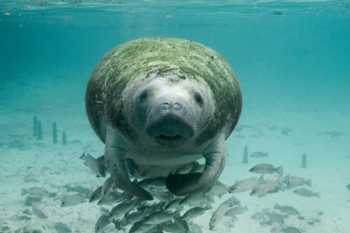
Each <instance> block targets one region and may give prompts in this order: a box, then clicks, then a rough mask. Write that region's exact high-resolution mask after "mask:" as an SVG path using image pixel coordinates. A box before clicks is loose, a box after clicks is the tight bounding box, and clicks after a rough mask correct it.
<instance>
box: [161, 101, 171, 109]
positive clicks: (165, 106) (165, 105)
mask: <svg viewBox="0 0 350 233" xmlns="http://www.w3.org/2000/svg"><path fill="white" fill-rule="evenodd" d="M169 107H170V105H169V103H167V102H165V103H163V104H162V109H164V110H168V109H169Z"/></svg>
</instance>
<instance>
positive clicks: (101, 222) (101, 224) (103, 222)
mask: <svg viewBox="0 0 350 233" xmlns="http://www.w3.org/2000/svg"><path fill="white" fill-rule="evenodd" d="M110 222H111V220H110V217H109V216H108V215H102V216H101V217H99V218H98V220H97V222H96V225H95V233H98V232H100V231H101V230H102V229H103V228H105V227H106V226H107V225H108V224H110Z"/></svg>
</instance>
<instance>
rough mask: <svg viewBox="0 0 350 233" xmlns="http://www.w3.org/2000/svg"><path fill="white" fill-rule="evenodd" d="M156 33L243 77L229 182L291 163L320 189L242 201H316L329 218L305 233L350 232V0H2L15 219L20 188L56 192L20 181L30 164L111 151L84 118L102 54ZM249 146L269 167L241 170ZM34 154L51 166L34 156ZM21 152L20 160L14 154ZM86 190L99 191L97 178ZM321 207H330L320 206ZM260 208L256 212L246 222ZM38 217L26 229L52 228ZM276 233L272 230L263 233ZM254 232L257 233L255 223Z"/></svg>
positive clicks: (5, 128)
mask: <svg viewBox="0 0 350 233" xmlns="http://www.w3.org/2000/svg"><path fill="white" fill-rule="evenodd" d="M154 36H164V37H179V38H186V39H189V40H193V41H197V42H200V43H203V44H204V45H206V46H209V47H211V48H213V49H215V50H216V51H217V52H219V53H220V54H222V55H223V56H224V57H225V58H226V59H227V61H228V62H229V63H230V64H231V66H232V67H233V69H234V70H235V72H236V73H237V76H238V79H239V81H240V84H241V88H242V93H243V112H242V116H241V119H240V122H239V123H238V126H237V129H236V131H235V132H234V133H233V135H232V136H231V137H230V139H229V140H228V146H227V147H228V152H229V154H230V155H229V157H228V163H227V166H226V168H225V172H224V173H223V175H222V179H223V180H224V181H226V182H227V183H231V184H232V183H234V180H235V179H243V178H249V177H251V174H249V173H244V172H246V171H247V170H249V168H250V167H251V166H253V165H254V163H257V162H261V161H263V162H268V163H273V164H275V165H283V166H284V168H285V170H286V172H288V173H293V172H294V174H295V175H300V176H305V177H309V178H312V179H313V180H314V181H315V182H314V184H315V185H314V186H313V187H314V188H315V189H314V190H313V191H315V192H316V191H317V192H320V193H321V198H320V199H319V200H317V201H314V200H313V199H312V201H310V200H309V199H293V198H294V196H293V198H289V197H287V198H286V199H284V196H278V195H281V194H280V193H279V194H276V196H273V195H271V196H273V197H271V199H268V198H270V197H269V196H270V195H269V196H268V197H266V198H267V199H265V201H264V199H263V198H261V199H259V200H258V201H257V199H256V198H254V199H252V198H253V197H249V195H248V197H242V199H243V200H246V203H249V204H251V206H252V209H254V207H253V206H255V205H258V204H257V203H259V205H260V204H261V203H264V202H265V203H271V205H272V203H275V202H276V200H278V201H281V202H282V204H283V200H293V201H292V203H290V205H291V204H293V203H299V204H300V203H302V204H300V205H301V206H308V209H307V210H305V212H308V213H312V212H315V211H323V212H324V215H323V217H322V216H321V217H320V223H315V224H307V223H305V224H304V223H301V222H300V221H301V220H300V221H299V222H298V221H296V222H293V223H290V224H289V225H290V226H292V225H293V226H296V227H298V228H300V229H302V232H343V233H345V232H346V231H345V230H349V229H350V226H349V224H348V223H347V224H346V223H344V221H345V219H346V218H348V213H347V212H346V211H345V210H346V209H347V210H348V208H349V202H350V199H349V196H350V193H349V190H347V189H346V187H345V186H346V185H347V184H349V183H350V172H349V165H350V146H349V144H350V143H349V141H350V140H349V139H350V138H349V129H350V120H349V119H350V101H349V100H350V91H349V88H350V1H321V2H312V1H309V2H303V1H294V2H293V1H288V2H285V1H276V2H274V1H210V2H209V1H160V0H159V1H151V0H150V1H131V0H130V1H127V0H122V1H121V3H120V4H119V3H118V1H112V2H110V3H109V2H108V1H92V0H91V1H88V0H82V1H81V2H79V1H72V0H65V1H59V0H54V1H50V0H47V1H44V0H38V1H20V0H17V1H6V0H1V1H0V44H1V48H0V93H1V94H0V107H1V108H0V113H1V123H0V126H1V128H0V134H1V136H0V150H1V154H0V158H1V157H4V163H3V165H2V166H3V168H4V170H3V171H4V175H1V176H2V178H1V180H0V181H1V185H2V184H4V185H5V183H6V187H7V190H4V192H3V193H2V194H1V193H0V196H1V195H3V197H4V198H2V199H3V201H2V203H1V204H2V206H1V211H3V213H8V216H12V214H13V216H14V215H15V213H13V212H15V211H13V210H14V209H16V208H17V209H19V210H20V211H23V209H20V207H19V206H20V205H19V200H21V201H22V202H23V199H24V198H23V197H21V196H20V195H18V197H17V199H16V198H15V200H12V199H11V198H8V196H11V193H16V194H18V193H20V187H22V186H25V187H31V186H40V185H42V184H45V185H46V186H45V187H46V188H47V187H48V186H47V184H46V183H45V182H46V181H45V180H40V179H39V180H40V182H39V183H34V184H28V183H26V182H23V180H22V178H21V179H20V181H18V182H19V183H18V185H15V182H16V181H17V179H18V180H19V178H18V177H20V176H21V177H22V176H23V177H24V176H25V175H27V173H25V170H26V169H27V168H28V166H34V165H33V164H32V161H36V162H35V164H36V165H35V166H40V163H41V162H42V163H43V164H46V162H47V163H49V162H48V161H45V157H43V158H41V157H40V156H43V153H48V154H50V153H52V156H54V155H56V154H57V153H58V152H57V151H59V153H60V154H63V155H64V156H66V157H63V158H62V160H63V161H66V162H67V163H69V161H71V160H74V161H76V160H77V158H78V157H79V155H80V154H79V153H80V152H82V150H88V151H89V150H90V151H93V152H94V153H95V154H94V156H95V157H98V156H100V154H101V153H102V152H103V145H102V144H101V143H100V142H99V141H98V138H97V137H96V136H95V135H94V133H93V131H92V130H91V128H90V126H89V122H88V119H87V117H86V114H85V102H84V95H85V88H86V84H87V82H88V79H89V76H90V74H91V72H92V70H93V69H94V66H95V65H96V63H97V62H98V61H99V59H100V58H101V56H102V55H103V54H105V53H106V52H108V51H109V50H110V49H112V48H113V47H115V46H117V45H119V44H121V43H123V42H126V41H129V40H132V39H137V38H142V37H154ZM34 115H37V116H38V117H39V118H40V119H42V121H43V125H44V140H43V141H40V142H38V141H37V140H36V139H35V138H33V137H32V131H31V130H32V117H33V116H34ZM53 121H57V122H58V128H59V133H62V131H63V130H65V131H67V134H68V148H62V147H58V146H55V145H52V142H51V139H50V135H51V124H52V122H53ZM45 129H46V131H45ZM59 136H60V135H59ZM244 146H248V147H249V148H250V151H251V152H253V151H260V150H265V151H269V153H270V154H272V155H271V156H270V158H269V159H270V160H266V161H264V160H257V161H256V162H254V161H253V162H251V163H250V164H249V165H248V167H245V166H247V165H242V164H241V156H242V152H243V148H244ZM37 148H39V149H37ZM302 153H307V154H308V155H309V158H310V159H309V160H310V161H309V163H310V165H309V168H308V169H307V170H305V169H304V170H303V169H301V168H300V156H301V154H302ZM33 154H35V156H39V157H40V158H41V159H38V157H34V158H32V157H30V156H31V155H33ZM12 155H13V156H19V157H15V158H16V159H12V158H13V157H12ZM21 156H23V157H21ZM24 157H25V158H26V159H23V158H24ZM15 161H17V162H18V164H21V166H20V165H18V164H16V162H15ZM21 161H24V162H23V164H22V162H21ZM77 163H80V165H81V167H82V168H81V171H82V174H84V173H83V172H86V174H88V173H87V170H85V169H84V166H83V165H82V164H81V161H77ZM17 165H18V166H17ZM61 165H62V164H61ZM45 166H48V165H45ZM5 167H7V169H6V168H5ZM9 167H11V169H10V168H9ZM12 167H13V169H12ZM20 168H21V169H20ZM22 168H23V169H24V170H23V169H22ZM51 168H52V169H53V167H51ZM67 169H68V170H67V171H66V172H62V171H61V173H60V172H59V171H58V174H56V175H54V174H53V173H54V172H51V173H50V172H49V174H50V175H49V176H50V177H51V176H52V177H57V176H61V177H63V178H57V179H58V180H61V181H60V184H62V185H63V184H64V182H67V183H69V182H70V181H71V179H72V180H75V182H79V179H74V178H69V174H75V172H76V170H74V169H75V167H72V168H71V167H69V168H67ZM72 169H73V170H74V171H73V170H72ZM59 170H60V169H59ZM21 172H23V173H21ZM0 174H1V172H0ZM39 176H42V172H41V173H40V175H39ZM83 176H84V175H83ZM14 177H15V178H14ZM91 177H93V176H91ZM11 179H13V180H12V181H13V182H14V183H12V184H13V185H12V186H11V182H12V181H11ZM53 179H56V178H53ZM9 181H11V182H9ZM92 183H93V184H94V185H98V184H100V185H101V184H102V183H103V181H102V180H96V179H95V180H93V181H92ZM84 184H87V185H88V180H86V178H85V179H84ZM323 194H324V196H325V197H324V199H322V195H323ZM13 198H14V197H13ZM244 198H247V199H244ZM10 200H11V201H10ZM16 200H18V202H17V201H16ZM252 200H253V201H252ZM336 201H339V203H338V202H336ZM255 202H256V203H255ZM326 202H327V205H326V204H324V203H326ZM330 202H334V203H337V204H334V205H332V204H330ZM304 203H305V204H304ZM21 204H23V203H21ZM322 205H323V206H325V207H324V209H320V206H322ZM14 206H16V208H14ZM248 207H249V205H248ZM269 207H271V206H269ZM272 207H273V205H272ZM76 208H77V209H79V206H76ZM89 208H92V207H89ZM93 208H96V209H98V207H96V206H94V207H93ZM262 208H263V206H261V209H262ZM332 208H333V209H332ZM327 209H328V210H329V211H328V212H327ZM7 211H9V212H7ZM257 211H258V210H257ZM253 213H254V212H251V213H249V214H247V215H246V217H247V219H250V217H251V215H252V214H253ZM52 215H54V214H51V216H52ZM78 215H79V214H78ZM0 216H1V215H0ZM8 216H6V217H5V214H4V215H2V217H4V220H3V221H0V232H2V231H4V232H14V231H11V230H8V231H7V230H2V227H4V226H10V228H11V229H19V228H18V227H17V228H16V227H14V226H15V225H16V224H15V223H14V220H13V218H9V217H8ZM305 216H306V218H309V219H311V218H312V216H311V215H309V216H307V214H305ZM75 217H76V216H75ZM209 218H210V216H209ZM72 219H79V217H76V218H74V217H72ZM96 219H97V218H96V216H95V215H94V216H92V217H91V219H90V220H89V217H88V216H87V217H85V218H84V220H86V221H88V222H90V223H91V226H92V228H93V227H94V224H95V221H96ZM334 219H337V220H334ZM32 220H33V219H32ZM32 220H27V221H29V223H28V222H27V223H26V222H25V220H21V221H20V220H18V222H19V223H20V224H23V225H27V226H28V225H29V226H36V225H45V224H47V222H46V223H45V222H40V224H36V223H35V221H34V222H33V221H32ZM239 220H240V221H243V222H244V221H245V220H242V219H239ZM333 220H334V221H333ZM16 221H17V220H16ZM55 221H58V220H55ZM77 221H78V220H76V221H75V222H77ZM201 221H204V222H205V221H208V219H203V220H201ZM286 221H287V220H286ZM70 226H71V228H72V229H74V230H73V231H75V232H85V231H84V230H82V229H79V225H78V226H77V225H74V224H71V225H70ZM235 227H237V229H241V230H242V229H244V227H243V226H241V225H240V223H239V221H238V223H236V224H235V226H234V227H232V228H231V229H232V232H233V230H235ZM256 227H257V228H256V229H260V228H259V227H261V226H260V225H259V224H257V225H256ZM21 229H23V228H21ZM45 229H46V231H45V230H42V229H41V230H42V232H56V231H55V230H54V229H53V227H51V228H50V224H48V226H46V228H45ZM222 229H224V228H222ZM225 229H226V228H225ZM227 229H230V228H227ZM227 229H226V231H227V232H231V231H230V230H227ZM260 230H261V229H260ZM270 230H271V228H270V227H263V228H262V230H261V232H270ZM222 231H225V230H222ZM245 231H246V232H257V231H254V227H253V229H246V230H245ZM20 232H21V231H20ZM23 232H24V231H23ZM86 232H90V231H86ZM91 232H93V231H91ZM203 232H209V230H208V227H207V228H205V227H203ZM218 232H220V231H218ZM241 232H243V230H242V231H241Z"/></svg>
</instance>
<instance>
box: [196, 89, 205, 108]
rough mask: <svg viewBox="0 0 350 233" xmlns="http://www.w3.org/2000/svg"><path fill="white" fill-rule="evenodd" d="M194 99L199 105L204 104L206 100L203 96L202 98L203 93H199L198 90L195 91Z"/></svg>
mask: <svg viewBox="0 0 350 233" xmlns="http://www.w3.org/2000/svg"><path fill="white" fill-rule="evenodd" d="M194 99H195V100H196V103H197V104H198V105H199V107H202V106H203V104H204V102H203V98H202V96H201V94H199V93H198V92H195V93H194Z"/></svg>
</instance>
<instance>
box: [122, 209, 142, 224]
mask: <svg viewBox="0 0 350 233" xmlns="http://www.w3.org/2000/svg"><path fill="white" fill-rule="evenodd" d="M145 212H146V209H144V210H142V211H138V212H134V213H126V214H125V216H124V218H123V221H122V222H123V223H124V224H125V225H129V224H134V223H135V222H138V221H141V220H143V219H144V218H145Z"/></svg>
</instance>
